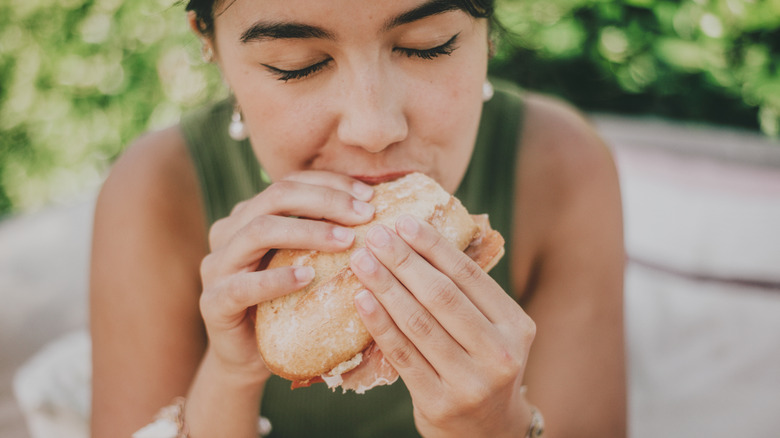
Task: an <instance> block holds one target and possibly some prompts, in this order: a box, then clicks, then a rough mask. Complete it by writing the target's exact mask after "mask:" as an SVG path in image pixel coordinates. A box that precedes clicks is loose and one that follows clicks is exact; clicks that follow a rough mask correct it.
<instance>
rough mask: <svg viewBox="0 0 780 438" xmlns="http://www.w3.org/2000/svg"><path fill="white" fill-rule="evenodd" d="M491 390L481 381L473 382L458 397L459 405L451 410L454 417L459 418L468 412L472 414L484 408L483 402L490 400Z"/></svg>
mask: <svg viewBox="0 0 780 438" xmlns="http://www.w3.org/2000/svg"><path fill="white" fill-rule="evenodd" d="M492 393H493V390H492V389H491V388H490V386H489V385H486V384H485V383H484V382H482V381H475V383H474V384H473V385H471V386H470V387H469V389H468V391H466V392H465V393H464V394H462V395H461V397H460V404H459V406H458V407H457V408H456V409H453V411H454V412H455V414H456V415H458V416H461V415H464V414H466V413H469V412H474V411H475V410H478V409H480V408H482V407H483V406H485V401H486V400H488V399H489V398H490V396H491V395H492Z"/></svg>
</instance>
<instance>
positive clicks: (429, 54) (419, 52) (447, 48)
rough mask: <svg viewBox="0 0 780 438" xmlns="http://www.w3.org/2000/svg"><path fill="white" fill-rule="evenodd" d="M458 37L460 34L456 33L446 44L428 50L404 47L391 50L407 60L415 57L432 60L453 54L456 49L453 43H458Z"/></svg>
mask: <svg viewBox="0 0 780 438" xmlns="http://www.w3.org/2000/svg"><path fill="white" fill-rule="evenodd" d="M459 35H460V33H457V34H455V35H454V36H453V37H452V38H450V39H449V40H448V41H447V42H446V43H444V44H442V45H440V46H436V47H433V48H430V49H408V48H405V47H396V48H394V49H393V50H394V51H396V52H398V53H401V54H402V55H406V56H407V57H409V58H412V57H417V58H421V59H434V58H436V57H439V56H441V55H450V54H452V52H454V51H455V49H457V47H456V46H455V43H456V42H457V41H458V36H459Z"/></svg>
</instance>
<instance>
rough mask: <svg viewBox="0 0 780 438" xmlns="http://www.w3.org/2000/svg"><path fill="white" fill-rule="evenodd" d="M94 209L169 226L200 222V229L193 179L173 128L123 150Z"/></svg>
mask: <svg viewBox="0 0 780 438" xmlns="http://www.w3.org/2000/svg"><path fill="white" fill-rule="evenodd" d="M98 209H99V211H100V210H101V209H102V210H106V209H108V210H118V211H121V212H122V213H123V214H127V215H129V216H130V217H133V218H134V219H142V218H143V219H144V220H146V221H155V222H167V223H170V224H172V223H179V224H180V225H181V224H182V223H183V222H187V223H192V222H193V221H200V224H198V225H200V226H201V227H203V229H204V230H205V223H203V220H202V208H201V201H200V187H199V185H198V180H197V175H196V173H195V168H194V166H193V164H192V160H191V158H190V155H189V151H188V150H187V146H186V144H185V140H184V137H183V135H182V134H181V131H180V130H179V128H178V126H172V127H169V128H167V129H164V130H161V131H155V132H151V133H147V134H144V135H143V136H141V137H139V138H138V139H137V140H135V141H134V142H133V143H132V144H130V146H128V148H127V149H126V150H125V152H124V153H123V154H122V155H121V156H120V157H119V158H118V159H117V161H116V162H115V163H114V165H113V166H112V168H111V171H110V173H109V175H108V177H107V178H106V181H105V182H104V184H103V187H102V190H101V192H100V195H99V198H98ZM193 225H194V224H193Z"/></svg>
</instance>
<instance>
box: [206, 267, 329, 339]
mask: <svg viewBox="0 0 780 438" xmlns="http://www.w3.org/2000/svg"><path fill="white" fill-rule="evenodd" d="M313 278H314V269H313V268H311V267H310V266H289V267H283V268H276V269H268V270H264V271H255V272H247V273H243V274H237V275H231V276H230V277H227V278H226V279H225V280H224V281H223V282H221V284H218V285H215V286H214V287H211V288H207V289H206V290H204V292H203V294H202V295H201V298H200V308H201V313H202V315H203V319H204V321H206V322H207V323H209V325H210V326H212V327H217V328H223V329H228V328H233V327H235V326H237V325H239V324H240V323H241V322H242V321H243V319H244V318H245V317H246V310H247V309H248V308H250V307H252V306H254V305H257V304H258V303H261V302H264V301H268V300H271V299H274V298H277V297H280V296H283V295H286V294H289V293H291V292H295V291H296V290H299V289H301V288H302V287H304V286H306V285H307V284H309V283H310V282H311V280H312V279H313Z"/></svg>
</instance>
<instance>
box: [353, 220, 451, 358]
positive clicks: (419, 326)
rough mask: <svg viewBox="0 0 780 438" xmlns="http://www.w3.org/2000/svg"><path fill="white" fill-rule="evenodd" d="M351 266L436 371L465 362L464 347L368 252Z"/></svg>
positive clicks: (355, 257)
mask: <svg viewBox="0 0 780 438" xmlns="http://www.w3.org/2000/svg"><path fill="white" fill-rule="evenodd" d="M370 234H371V233H369V235H370ZM398 240H399V241H400V239H398ZM351 266H352V270H353V272H354V273H355V275H356V276H357V277H358V279H359V280H360V281H361V283H363V285H365V286H366V288H368V289H369V290H371V291H372V292H373V293H374V296H376V297H377V298H378V299H379V301H380V302H381V303H382V306H383V307H384V309H386V311H387V313H388V314H389V315H390V317H391V318H392V319H393V321H395V324H396V325H397V326H398V328H399V329H400V332H401V333H403V336H404V337H405V338H408V340H409V341H411V342H412V343H413V344H414V345H416V346H417V348H418V349H419V351H420V352H421V354H422V355H423V357H425V359H426V360H427V361H428V362H429V363H430V364H431V365H432V366H433V367H434V368H435V369H437V370H439V369H445V368H446V367H450V366H451V365H452V364H455V363H459V362H461V361H462V360H464V359H466V353H465V351H464V350H463V347H462V346H461V345H460V344H459V343H458V342H457V341H456V340H455V339H453V337H452V336H451V334H450V333H448V332H447V330H445V329H444V327H442V325H441V324H440V323H439V321H437V319H436V318H435V317H434V316H433V315H432V314H431V313H430V312H429V311H428V309H426V308H425V307H424V306H423V305H421V304H420V303H419V302H418V301H417V300H416V299H415V296H414V295H412V294H411V293H410V292H409V291H408V290H407V289H406V288H405V287H404V285H402V284H401V283H400V282H399V281H398V279H396V278H395V277H394V276H393V274H392V273H391V272H390V271H389V270H388V269H387V268H385V267H384V266H383V265H382V264H381V263H380V261H379V260H377V259H376V258H375V257H374V256H373V255H372V254H371V252H370V251H368V250H366V249H359V250H357V251H355V253H354V254H353V256H352V263H351Z"/></svg>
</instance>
